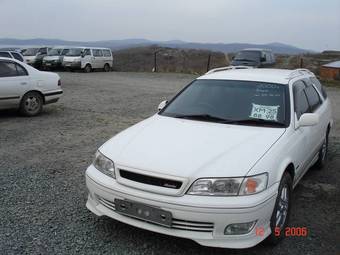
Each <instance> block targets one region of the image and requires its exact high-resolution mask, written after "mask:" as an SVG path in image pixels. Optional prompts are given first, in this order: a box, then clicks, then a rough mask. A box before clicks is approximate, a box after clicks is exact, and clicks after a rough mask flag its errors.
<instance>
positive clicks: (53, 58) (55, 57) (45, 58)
mask: <svg viewBox="0 0 340 255" xmlns="http://www.w3.org/2000/svg"><path fill="white" fill-rule="evenodd" d="M59 59H60V56H46V57H44V60H46V61H51V60H59Z"/></svg>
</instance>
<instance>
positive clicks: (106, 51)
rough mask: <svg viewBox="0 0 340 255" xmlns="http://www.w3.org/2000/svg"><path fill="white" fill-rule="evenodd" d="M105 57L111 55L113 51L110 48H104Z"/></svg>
mask: <svg viewBox="0 0 340 255" xmlns="http://www.w3.org/2000/svg"><path fill="white" fill-rule="evenodd" d="M103 53H104V57H111V51H110V50H103Z"/></svg>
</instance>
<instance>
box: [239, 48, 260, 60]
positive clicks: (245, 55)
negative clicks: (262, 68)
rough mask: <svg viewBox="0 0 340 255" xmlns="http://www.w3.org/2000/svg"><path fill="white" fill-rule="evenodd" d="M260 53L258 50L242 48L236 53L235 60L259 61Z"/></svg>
mask: <svg viewBox="0 0 340 255" xmlns="http://www.w3.org/2000/svg"><path fill="white" fill-rule="evenodd" d="M260 55H261V54H260V52H259V51H245V50H244V51H240V52H239V53H237V54H236V56H235V60H241V61H254V62H259V61H260Z"/></svg>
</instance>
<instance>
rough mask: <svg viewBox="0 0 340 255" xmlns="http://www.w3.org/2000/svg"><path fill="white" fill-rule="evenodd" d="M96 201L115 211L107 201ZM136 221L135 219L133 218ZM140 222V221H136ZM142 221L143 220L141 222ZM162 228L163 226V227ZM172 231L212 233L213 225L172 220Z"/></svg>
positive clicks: (100, 198) (113, 206)
mask: <svg viewBox="0 0 340 255" xmlns="http://www.w3.org/2000/svg"><path fill="white" fill-rule="evenodd" d="M97 198H98V201H99V203H100V204H101V205H103V206H105V207H106V208H108V209H110V210H112V211H115V210H116V207H115V203H114V202H111V201H109V200H107V199H104V198H102V197H99V196H97ZM124 216H125V217H129V216H127V215H124ZM134 219H137V218H134ZM137 220H141V219H137ZM141 221H143V220H141ZM145 222H148V221H145ZM148 223H150V224H156V225H157V226H162V225H159V224H157V223H154V222H148ZM163 227H164V226H163ZM171 228H172V229H178V230H185V231H196V232H205V233H212V232H213V230H214V223H212V222H200V221H189V220H181V219H176V218H172V225H171Z"/></svg>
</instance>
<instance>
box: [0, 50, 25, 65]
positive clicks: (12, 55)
mask: <svg viewBox="0 0 340 255" xmlns="http://www.w3.org/2000/svg"><path fill="white" fill-rule="evenodd" d="M0 57H4V58H14V59H16V60H19V61H21V62H25V63H26V61H25V59H24V57H23V55H22V54H21V53H20V52H17V51H1V50H0Z"/></svg>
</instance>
